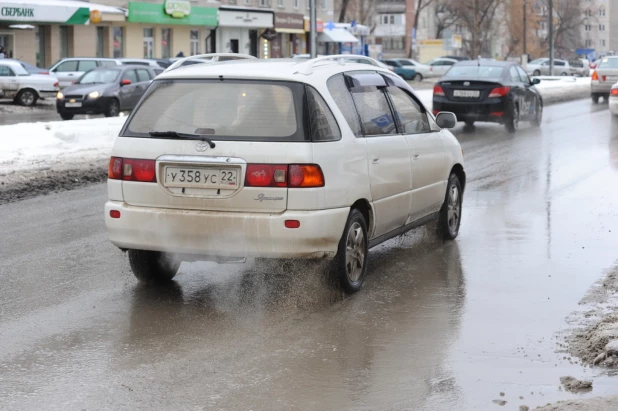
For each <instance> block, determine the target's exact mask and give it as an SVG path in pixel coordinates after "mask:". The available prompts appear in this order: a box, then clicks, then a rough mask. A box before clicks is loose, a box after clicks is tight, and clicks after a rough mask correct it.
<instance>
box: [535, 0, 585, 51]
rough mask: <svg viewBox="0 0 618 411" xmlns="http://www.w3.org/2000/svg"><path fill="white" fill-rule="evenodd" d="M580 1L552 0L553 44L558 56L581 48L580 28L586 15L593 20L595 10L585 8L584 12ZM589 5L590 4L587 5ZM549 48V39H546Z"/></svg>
mask: <svg viewBox="0 0 618 411" xmlns="http://www.w3.org/2000/svg"><path fill="white" fill-rule="evenodd" d="M583 4H585V3H582V2H581V1H580V0H554V22H555V23H554V39H555V41H554V44H555V46H556V50H557V51H558V53H559V54H562V55H566V54H569V53H571V51H572V50H574V49H575V48H576V47H579V46H581V45H582V44H581V28H582V26H583V25H584V23H585V22H586V18H587V16H586V14H590V15H591V16H590V17H588V18H589V19H590V20H593V21H594V20H595V17H593V16H596V13H597V10H596V9H594V8H593V7H592V6H586V8H585V10H582V9H583V8H584V7H582V5H583ZM588 4H590V3H588ZM547 45H548V48H549V38H548V39H547Z"/></svg>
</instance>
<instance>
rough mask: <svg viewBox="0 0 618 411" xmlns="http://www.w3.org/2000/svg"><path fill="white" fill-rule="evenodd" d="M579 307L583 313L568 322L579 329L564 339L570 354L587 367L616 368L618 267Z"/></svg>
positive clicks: (617, 354) (617, 356)
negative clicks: (582, 308)
mask: <svg viewBox="0 0 618 411" xmlns="http://www.w3.org/2000/svg"><path fill="white" fill-rule="evenodd" d="M580 304H581V305H582V306H583V307H584V308H585V310H586V311H585V312H583V313H581V312H578V313H575V314H574V315H573V318H571V319H570V321H571V322H575V323H576V324H577V326H578V328H577V329H576V330H575V331H574V332H573V334H572V335H571V336H569V337H568V338H567V342H568V343H569V351H570V352H571V354H573V355H575V356H577V357H580V358H581V359H582V361H583V362H584V363H586V364H590V365H599V366H603V367H618V265H616V266H615V267H613V268H612V269H610V270H609V271H608V272H607V275H606V276H605V278H603V279H602V280H601V281H599V282H598V283H596V284H595V285H594V286H593V287H592V288H591V290H590V291H589V292H588V294H587V295H586V296H585V297H584V299H583V300H582V301H581V303H580ZM582 314H583V319H582V318H581V317H582Z"/></svg>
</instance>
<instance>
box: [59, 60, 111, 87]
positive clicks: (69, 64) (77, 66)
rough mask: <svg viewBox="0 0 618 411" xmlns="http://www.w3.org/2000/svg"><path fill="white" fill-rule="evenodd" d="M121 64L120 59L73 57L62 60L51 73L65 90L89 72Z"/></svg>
mask: <svg viewBox="0 0 618 411" xmlns="http://www.w3.org/2000/svg"><path fill="white" fill-rule="evenodd" d="M121 64H122V62H121V61H120V60H118V59H108V58H91V57H71V58H66V59H62V60H60V61H59V62H57V63H56V64H54V65H53V66H51V68H50V69H49V72H50V73H52V74H53V75H55V76H56V78H57V79H58V83H60V88H65V87H68V86H70V85H71V84H73V82H74V81H76V80H77V79H78V78H80V77H81V76H83V75H84V73H85V72H87V71H90V70H92V69H95V68H97V67H113V66H120V65H121Z"/></svg>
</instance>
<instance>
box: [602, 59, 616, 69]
mask: <svg viewBox="0 0 618 411" xmlns="http://www.w3.org/2000/svg"><path fill="white" fill-rule="evenodd" d="M599 68H618V58H613V59H610V58H604V59H602V60H601V63H599Z"/></svg>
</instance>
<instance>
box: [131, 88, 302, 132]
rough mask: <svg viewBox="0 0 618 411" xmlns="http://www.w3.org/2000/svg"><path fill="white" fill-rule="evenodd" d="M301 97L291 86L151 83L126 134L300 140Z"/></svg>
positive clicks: (298, 89)
mask: <svg viewBox="0 0 618 411" xmlns="http://www.w3.org/2000/svg"><path fill="white" fill-rule="evenodd" d="M303 92H304V87H303V86H302V84H297V83H283V82H266V81H261V82H257V81H240V80H239V81H233V80H226V81H223V82H221V81H219V80H162V81H156V82H155V83H153V85H152V86H151V88H150V90H149V93H148V94H147V96H146V97H145V98H144V100H143V102H142V104H141V105H140V106H139V107H138V108H137V110H136V112H135V114H134V116H133V117H132V118H131V119H130V120H129V124H128V125H127V129H126V130H127V132H128V133H129V135H132V136H148V133H150V132H152V131H176V132H179V133H186V134H208V135H212V136H213V138H219V139H228V140H271V141H297V140H304V139H305V138H304V133H303V130H302V128H303V127H302V124H303V121H302V118H303V117H302V99H303V96H304V93H303ZM153 119H154V120H153Z"/></svg>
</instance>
